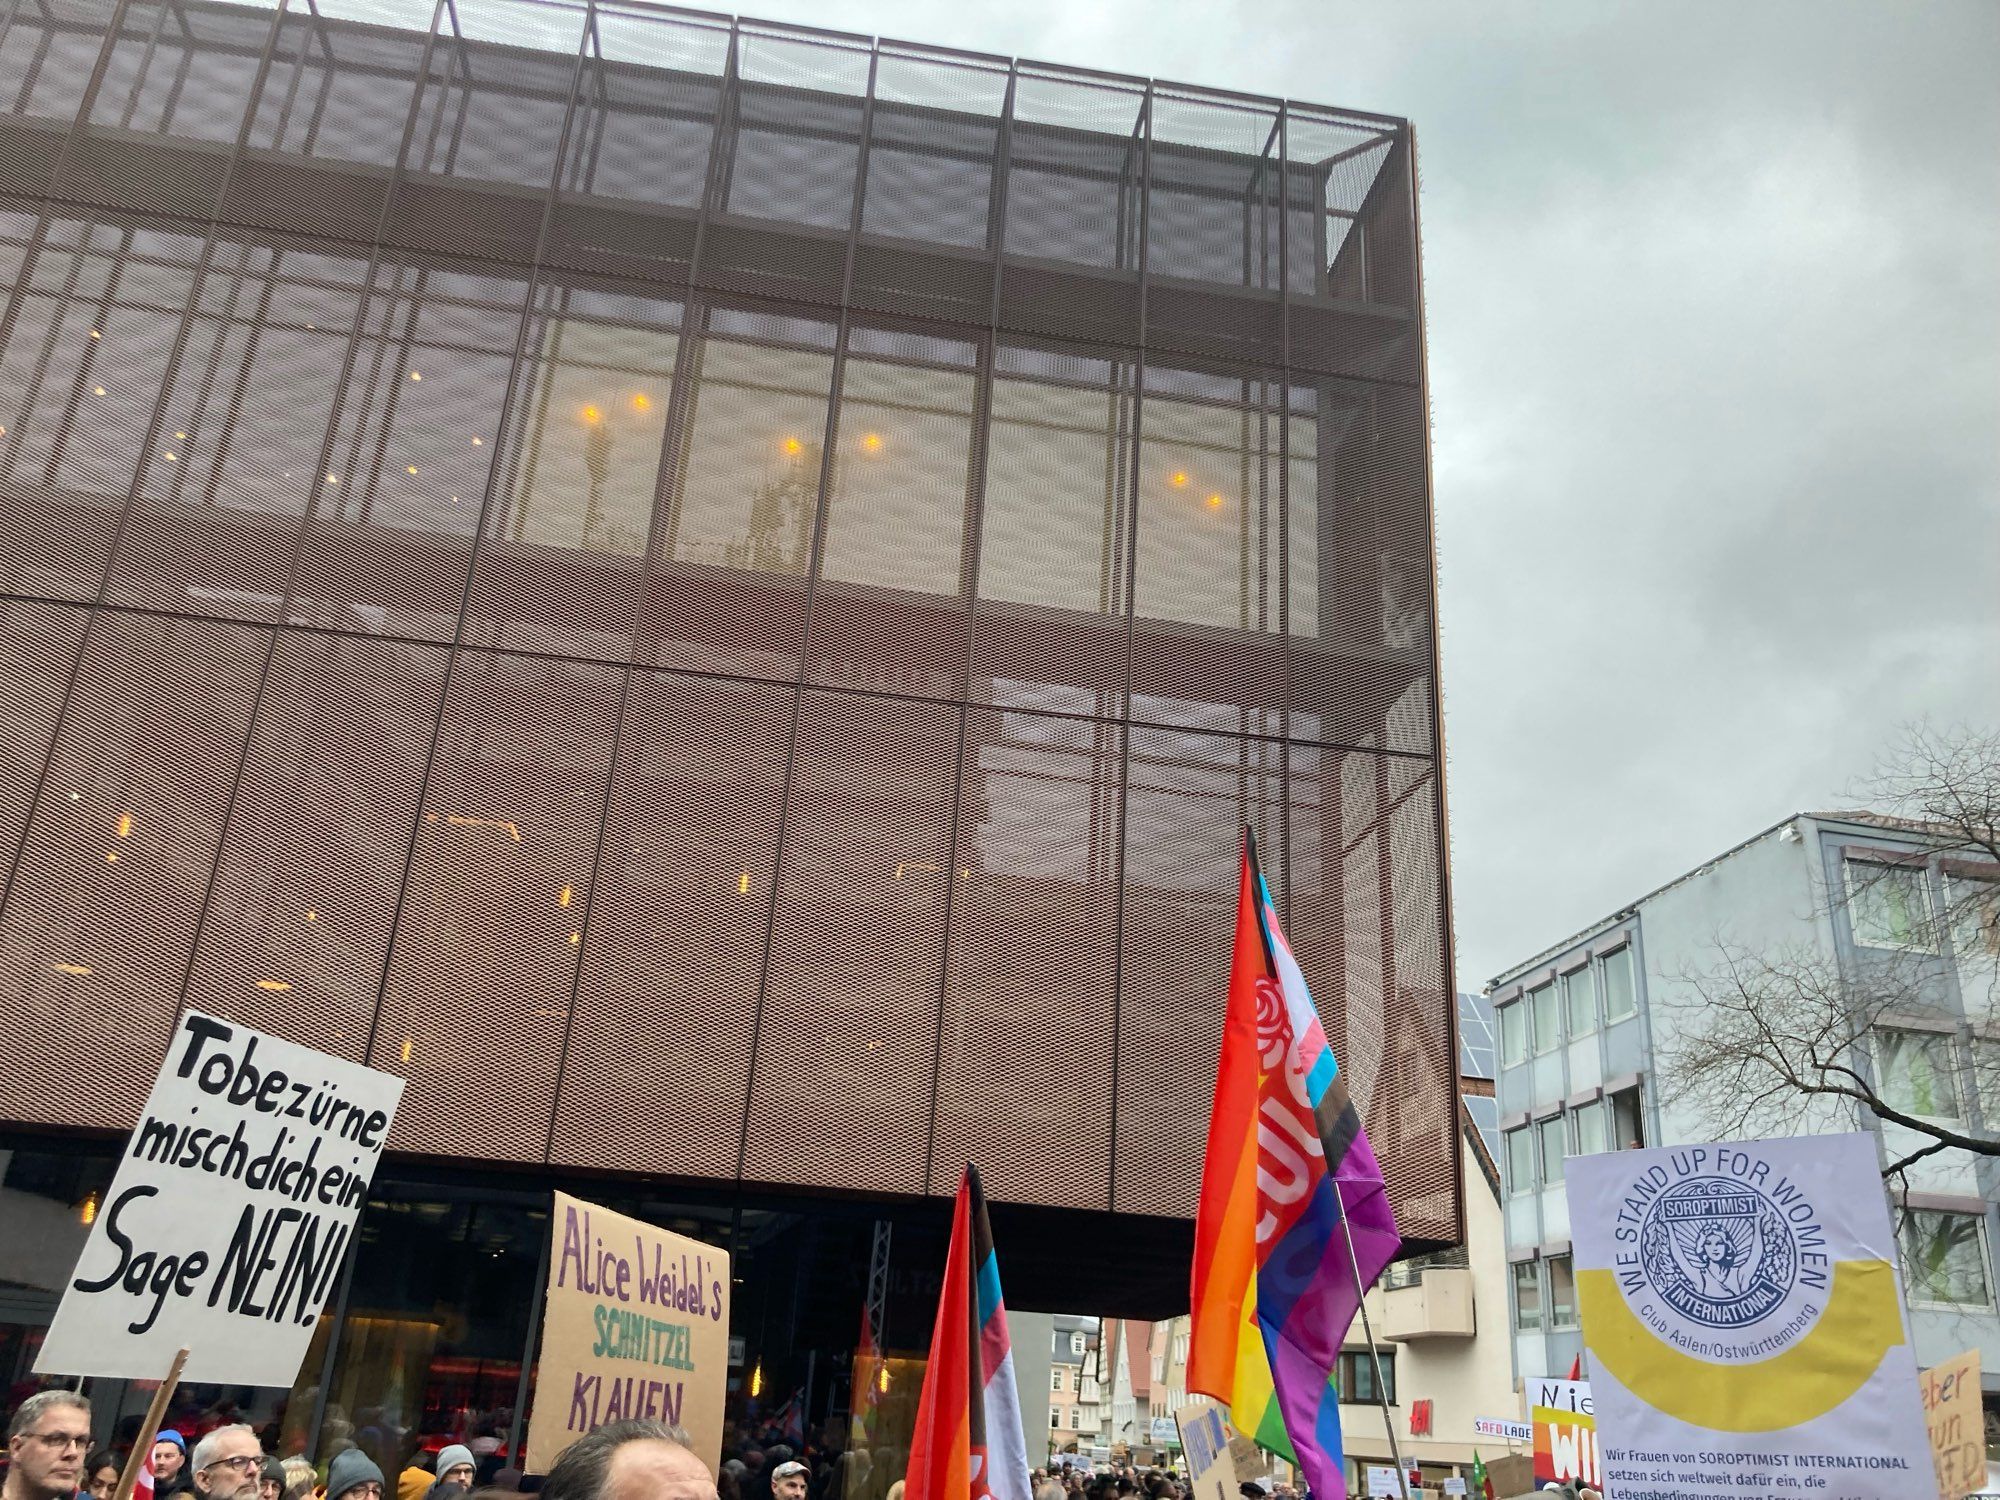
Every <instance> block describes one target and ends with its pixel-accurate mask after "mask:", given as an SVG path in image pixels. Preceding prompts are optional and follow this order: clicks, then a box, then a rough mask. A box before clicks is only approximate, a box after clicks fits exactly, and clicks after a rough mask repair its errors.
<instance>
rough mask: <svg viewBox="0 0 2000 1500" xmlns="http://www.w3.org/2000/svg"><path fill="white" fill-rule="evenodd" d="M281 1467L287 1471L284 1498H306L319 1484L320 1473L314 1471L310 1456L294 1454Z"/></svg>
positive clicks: (289, 1499) (297, 1499)
mask: <svg viewBox="0 0 2000 1500" xmlns="http://www.w3.org/2000/svg"><path fill="white" fill-rule="evenodd" d="M279 1467H280V1468H282V1469H283V1470H284V1471H285V1495H284V1500H306V1497H307V1496H309V1495H311V1494H312V1492H313V1490H314V1489H315V1488H317V1487H318V1485H319V1475H317V1474H315V1473H314V1472H313V1466H312V1460H311V1459H309V1458H306V1457H303V1456H294V1457H292V1458H288V1459H286V1460H285V1461H284V1463H283V1464H281V1465H280V1466H279Z"/></svg>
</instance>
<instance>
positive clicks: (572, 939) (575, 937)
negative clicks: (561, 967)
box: [569, 932, 583, 948]
mask: <svg viewBox="0 0 2000 1500" xmlns="http://www.w3.org/2000/svg"><path fill="white" fill-rule="evenodd" d="M582 941H583V934H582V933H580V932H572V933H571V934H570V935H569V945H570V947H572V948H574V947H575V946H576V945H577V944H578V943H580V942H582Z"/></svg>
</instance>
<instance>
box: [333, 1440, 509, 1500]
mask: <svg viewBox="0 0 2000 1500" xmlns="http://www.w3.org/2000/svg"><path fill="white" fill-rule="evenodd" d="M460 1464H464V1465H465V1466H466V1467H467V1468H469V1469H476V1468H478V1467H479V1461H478V1460H477V1459H475V1458H474V1457H473V1456H472V1450H471V1449H470V1448H468V1447H466V1446H465V1444H463V1443H448V1444H446V1445H445V1446H444V1447H442V1448H440V1449H438V1459H437V1477H438V1478H440V1479H442V1478H444V1476H445V1474H446V1473H447V1472H448V1471H449V1470H452V1469H455V1468H457V1467H458V1466H459V1465H460ZM327 1500H333V1497H332V1496H331V1495H329V1496H328V1497H327Z"/></svg>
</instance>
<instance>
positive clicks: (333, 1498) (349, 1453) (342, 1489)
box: [326, 1448, 387, 1500]
mask: <svg viewBox="0 0 2000 1500" xmlns="http://www.w3.org/2000/svg"><path fill="white" fill-rule="evenodd" d="M371 1480H372V1481H374V1482H375V1483H376V1484H380V1485H386V1484H387V1481H386V1480H385V1479H383V1478H382V1471H381V1470H380V1469H378V1468H377V1467H376V1466H375V1460H374V1459H372V1458H370V1457H369V1456H368V1455H367V1454H365V1453H363V1452H362V1451H361V1450H360V1449H359V1448H343V1449H342V1450H341V1451H340V1452H338V1453H336V1454H334V1455H333V1462H332V1463H330V1464H328V1465H327V1466H326V1500H340V1497H341V1496H342V1495H344V1494H346V1493H347V1492H348V1491H349V1490H351V1489H353V1488H354V1487H355V1486H356V1485H357V1484H367V1483H368V1482H369V1481H371Z"/></svg>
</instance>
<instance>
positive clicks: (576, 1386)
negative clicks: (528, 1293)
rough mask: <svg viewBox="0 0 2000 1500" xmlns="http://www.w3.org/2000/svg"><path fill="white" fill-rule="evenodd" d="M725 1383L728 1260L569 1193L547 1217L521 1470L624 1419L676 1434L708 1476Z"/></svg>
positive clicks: (717, 1459) (716, 1449) (543, 1466)
mask: <svg viewBox="0 0 2000 1500" xmlns="http://www.w3.org/2000/svg"><path fill="white" fill-rule="evenodd" d="M728 1376H729V1257H728V1256H727V1255H726V1254H724V1253H723V1252H722V1251H720V1250H718V1249H716V1248H715V1246H713V1245H709V1244H704V1243H703V1242H702V1241H700V1240H691V1239H689V1238H687V1237H686V1236H685V1235H679V1234H674V1233H671V1232H670V1231H668V1230H665V1229H656V1228H654V1227H653V1226H652V1225H651V1224H646V1223H643V1222H641V1221H640V1220H638V1219H628V1218H626V1217H625V1215H623V1214H615V1213H613V1212H611V1210H610V1209H608V1208H599V1207H597V1206H596V1205H595V1204H590V1203H585V1202H584V1201H582V1200H581V1199H579V1198H572V1197H570V1196H569V1195H568V1194H567V1193H557V1194H556V1195H555V1212H554V1213H553V1214H552V1215H550V1218H549V1285H548V1299H547V1301H546V1302H545V1303H544V1304H543V1306H542V1352H541V1361H540V1364H539V1366H538V1373H537V1377H536V1381H535V1407H534V1413H533V1415H532V1416H531V1417H530V1418H529V1421H528V1461H527V1471H528V1472H529V1473H531V1474H546V1473H548V1471H549V1465H550V1464H552V1463H554V1462H555V1461H556V1457H557V1455H559V1454H560V1453H561V1452H562V1451H563V1449H565V1448H567V1447H568V1446H569V1445H570V1444H571V1443H573V1442H575V1441H576V1440H577V1439H578V1438H580V1437H582V1436H583V1435H584V1434H585V1433H586V1432H590V1431H593V1430H595V1429H596V1428H599V1427H602V1426H605V1425H606V1424H607V1423H611V1422H620V1421H624V1420H626V1419H627V1418H631V1417H651V1418H653V1419H655V1420H658V1421H663V1422H667V1423H670V1424H672V1425H673V1426H676V1427H679V1428H681V1429H682V1430H683V1431H685V1432H686V1433H687V1435H688V1443H689V1446H690V1447H692V1448H693V1449H694V1452H695V1454H696V1456H697V1457H699V1458H700V1459H701V1461H702V1462H703V1463H705V1464H707V1465H708V1467H709V1472H710V1473H713V1472H715V1470H716V1468H717V1466H718V1465H719V1464H720V1463H721V1462H722V1397H723V1389H724V1386H725V1383H726V1382H727V1380H728Z"/></svg>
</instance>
